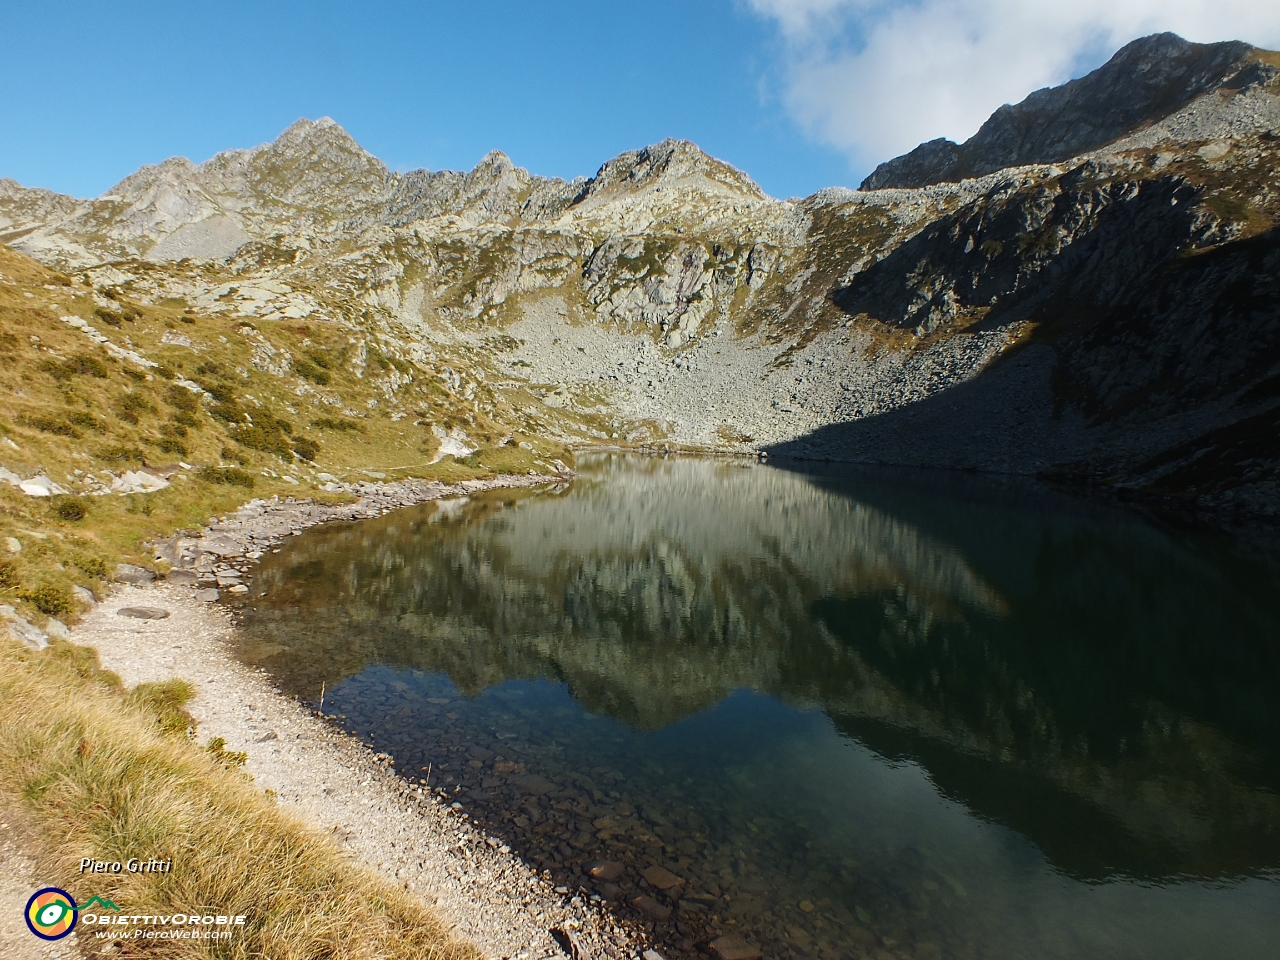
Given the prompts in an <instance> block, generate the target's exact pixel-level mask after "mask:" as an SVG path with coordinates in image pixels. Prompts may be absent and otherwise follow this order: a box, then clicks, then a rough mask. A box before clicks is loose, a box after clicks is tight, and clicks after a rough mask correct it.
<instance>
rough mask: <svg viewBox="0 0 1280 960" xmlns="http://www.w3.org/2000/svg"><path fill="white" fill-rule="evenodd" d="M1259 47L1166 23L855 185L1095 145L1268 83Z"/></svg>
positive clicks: (965, 170)
mask: <svg viewBox="0 0 1280 960" xmlns="http://www.w3.org/2000/svg"><path fill="white" fill-rule="evenodd" d="M1255 53H1256V51H1255V48H1253V47H1251V46H1249V45H1248V44H1245V43H1241V42H1240V41H1226V42H1222V43H1212V44H1199V43H1190V42H1188V41H1186V40H1183V39H1182V38H1181V37H1179V36H1177V35H1176V34H1172V33H1160V34H1154V35H1152V36H1148V37H1142V38H1140V39H1138V40H1134V41H1132V42H1131V43H1129V44H1127V45H1125V46H1124V47H1122V48H1121V49H1120V50H1119V51H1117V52H1116V54H1115V55H1114V56H1113V57H1112V58H1111V59H1110V60H1108V61H1107V62H1106V63H1105V64H1104V65H1103V66H1101V67H1099V68H1098V69H1096V70H1094V71H1092V72H1091V73H1089V74H1087V75H1085V76H1083V77H1080V78H1078V79H1076V80H1071V81H1069V82H1067V83H1065V84H1062V85H1061V86H1058V87H1047V88H1045V89H1042V90H1037V91H1035V92H1034V93H1032V94H1030V95H1029V96H1028V97H1026V99H1024V100H1022V101H1021V102H1020V103H1017V104H1012V105H1010V104H1006V105H1004V106H1002V107H1000V108H999V109H998V110H996V111H995V113H993V114H992V115H991V116H990V117H989V118H988V119H987V121H986V122H985V123H983V125H982V126H981V128H979V130H978V132H977V133H975V134H974V135H973V136H972V137H970V138H969V139H968V140H966V141H965V142H964V143H963V144H956V143H954V142H952V141H950V140H946V139H943V138H939V139H937V140H930V141H929V142H927V143H922V144H921V145H920V146H918V147H916V148H915V149H914V150H912V151H911V152H909V153H907V154H904V155H903V156H900V157H896V158H894V159H892V160H888V161H886V162H885V163H882V164H880V165H879V166H878V167H876V169H875V170H874V171H873V172H872V173H871V175H870V176H868V177H867V178H866V179H865V180H863V182H862V186H861V189H863V190H877V189H882V188H884V187H920V186H924V185H926V184H929V183H936V182H939V181H948V180H950V181H954V180H960V179H963V178H965V177H973V176H981V175H983V174H986V173H991V172H993V171H995V170H998V169H1001V168H1004V167H1015V166H1022V165H1025V164H1030V163H1053V162H1055V161H1060V160H1066V159H1068V158H1070V157H1074V156H1078V155H1080V154H1083V153H1087V152H1089V151H1091V150H1096V149H1098V148H1099V147H1102V146H1104V145H1106V144H1108V143H1111V142H1112V141H1114V140H1117V139H1119V138H1120V137H1123V136H1125V135H1127V134H1131V133H1134V132H1136V131H1137V130H1139V129H1141V128H1142V127H1144V126H1146V125H1148V124H1151V123H1153V122H1155V121H1158V120H1160V119H1162V118H1164V117H1167V116H1169V115H1170V114H1172V113H1174V112H1176V111H1177V110H1179V109H1180V108H1182V107H1184V106H1186V105H1187V104H1188V103H1189V102H1191V101H1192V100H1194V99H1195V98H1197V97H1199V96H1201V95H1202V94H1205V93H1208V92H1210V91H1213V90H1218V89H1223V88H1228V89H1231V90H1241V89H1244V88H1246V87H1249V86H1256V85H1265V84H1266V83H1268V82H1270V81H1271V80H1272V79H1274V78H1275V77H1276V76H1277V75H1280V68H1277V67H1275V66H1273V65H1271V64H1269V63H1265V62H1263V61H1261V60H1258V59H1256V57H1255Z"/></svg>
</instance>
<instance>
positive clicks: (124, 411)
mask: <svg viewBox="0 0 1280 960" xmlns="http://www.w3.org/2000/svg"><path fill="white" fill-rule="evenodd" d="M116 409H117V411H118V413H119V414H120V419H121V420H124V421H126V422H128V423H137V422H138V421H139V420H140V419H141V418H142V415H143V414H144V413H154V412H155V409H156V408H155V407H153V406H152V405H151V404H149V403H148V402H147V401H146V399H145V398H144V397H142V396H140V395H139V394H136V393H126V394H125V395H124V396H123V397H121V398H120V402H119V404H117V407H116Z"/></svg>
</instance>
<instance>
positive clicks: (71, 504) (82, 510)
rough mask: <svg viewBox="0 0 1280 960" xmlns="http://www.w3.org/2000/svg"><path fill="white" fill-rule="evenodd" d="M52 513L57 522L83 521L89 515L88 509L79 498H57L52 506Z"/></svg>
mask: <svg viewBox="0 0 1280 960" xmlns="http://www.w3.org/2000/svg"><path fill="white" fill-rule="evenodd" d="M53 512H54V513H55V514H57V515H58V519H59V520H68V521H76V520H83V519H84V518H85V517H86V516H88V515H89V508H88V507H87V506H85V503H84V501H83V500H81V499H80V498H79V497H59V498H58V499H57V502H55V503H54V505H53Z"/></svg>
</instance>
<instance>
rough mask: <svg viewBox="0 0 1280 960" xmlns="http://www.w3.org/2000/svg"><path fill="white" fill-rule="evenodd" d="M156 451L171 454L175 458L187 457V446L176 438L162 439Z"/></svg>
mask: <svg viewBox="0 0 1280 960" xmlns="http://www.w3.org/2000/svg"><path fill="white" fill-rule="evenodd" d="M156 449H158V450H159V451H160V452H161V453H171V454H173V455H174V456H175V457H185V456H186V455H187V445H186V444H185V443H183V442H182V441H181V440H179V439H177V438H176V437H161V438H160V441H159V442H158V443H157V444H156Z"/></svg>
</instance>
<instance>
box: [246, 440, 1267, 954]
mask: <svg viewBox="0 0 1280 960" xmlns="http://www.w3.org/2000/svg"><path fill="white" fill-rule="evenodd" d="M580 466H581V473H580V476H579V478H578V479H577V480H576V481H575V482H574V483H573V484H572V485H570V486H567V487H561V488H557V489H554V490H546V491H540V492H514V491H495V492H492V493H490V494H486V495H484V496H481V497H476V498H474V499H472V500H469V501H452V502H448V503H444V504H430V505H425V506H423V507H421V508H414V509H409V510H404V511H400V512H398V513H396V514H392V515H389V516H387V517H384V518H381V519H379V520H374V521H367V522H364V523H361V524H355V525H348V526H343V527H331V528H320V529H317V530H314V531H311V532H309V533H307V534H304V535H302V536H299V537H296V538H294V539H293V540H292V541H291V542H290V543H289V544H288V545H287V547H286V548H285V549H284V550H283V551H282V552H281V553H280V554H278V555H274V556H271V557H269V558H268V559H267V560H266V561H265V562H264V563H263V565H262V566H261V567H260V568H259V570H258V571H257V574H256V576H255V579H254V588H253V593H254V596H255V599H254V600H253V601H252V602H251V604H250V605H248V606H247V607H246V608H245V610H244V616H243V624H244V630H243V631H242V632H241V643H242V649H241V651H240V653H241V656H242V657H243V658H244V659H245V660H246V661H247V662H250V663H254V664H258V665H261V666H264V667H265V668H267V669H268V670H269V671H270V672H271V673H272V674H273V675H274V676H275V678H276V679H277V681H278V682H279V683H280V684H281V685H282V687H284V688H285V689H286V690H288V691H289V692H292V693H294V694H296V695H297V696H299V697H301V698H303V699H305V700H308V701H313V702H314V701H317V700H318V698H319V693H320V689H321V685H322V684H324V687H325V690H326V695H325V703H324V709H325V711H326V712H327V713H330V714H333V715H335V716H339V717H340V718H341V719H342V722H343V723H345V724H346V725H347V726H348V727H349V728H350V729H351V730H352V731H353V732H355V733H357V734H358V735H360V736H363V737H365V738H366V739H367V740H368V741H369V742H371V743H372V744H373V745H374V746H375V747H376V748H377V749H382V750H386V751H387V752H388V753H390V754H391V755H392V756H394V757H395V758H396V762H397V767H398V769H399V770H400V771H401V772H402V773H405V774H406V775H409V776H414V777H425V776H426V775H427V772H428V770H430V774H431V782H432V784H433V785H443V786H447V787H448V789H449V790H450V792H451V794H452V795H453V796H455V797H456V799H457V801H458V802H459V803H461V804H462V805H463V806H464V807H465V808H466V809H467V810H468V812H470V813H472V814H473V815H474V816H476V817H477V818H478V819H480V820H482V821H483V822H485V823H486V825H487V827H488V828H489V829H490V830H491V831H492V832H494V833H496V834H497V835H500V836H502V837H503V838H504V839H505V840H506V841H507V842H508V843H510V844H511V846H512V847H513V848H514V849H516V850H517V851H518V852H520V853H521V854H522V855H524V856H526V857H527V858H529V859H530V860H531V861H533V862H535V863H537V864H539V865H540V866H542V867H544V868H545V869H547V870H549V871H551V873H552V875H553V876H554V877H555V878H556V879H557V880H558V881H559V882H561V883H564V884H565V885H567V886H571V887H577V886H582V887H585V888H587V889H589V890H591V891H593V892H595V893H597V894H599V895H601V896H603V897H605V898H607V899H609V900H611V901H613V902H615V903H616V904H618V907H619V909H620V910H622V911H624V912H628V913H630V914H631V915H632V916H634V917H636V918H637V919H639V920H640V921H642V922H645V923H649V924H652V925H653V928H654V932H655V936H656V937H657V938H658V939H659V941H660V942H662V943H663V944H664V945H666V947H667V950H668V951H669V952H670V953H671V954H673V955H681V954H688V955H693V954H694V953H696V952H697V950H698V948H699V945H702V944H705V943H706V942H707V941H708V940H710V939H712V938H714V937H717V936H720V935H722V934H726V933H734V934H738V935H739V936H741V937H742V938H743V939H744V940H746V941H747V942H748V943H750V944H753V945H755V946H758V947H759V948H760V949H761V950H762V951H763V953H764V955H765V956H767V957H786V956H797V957H858V956H868V957H876V958H878V960H879V958H881V957H883V956H886V955H887V956H890V957H908V958H928V957H964V958H969V957H972V958H987V957H990V958H1014V957H1027V958H1032V957H1064V958H1065V957H1091V958H1092V957H1116V958H1120V957H1126V958H1127V957H1153V958H1156V957H1159V958H1177V957H1185V958H1199V957H1204V958H1209V957H1220V956H1223V955H1230V956H1233V957H1264V956H1270V955H1271V951H1272V949H1273V946H1274V944H1273V934H1274V930H1275V921H1274V918H1275V917H1276V916H1280V876H1278V875H1277V868H1278V867H1280V798H1278V796H1277V790H1276V788H1277V784H1278V783H1280V763H1278V762H1277V758H1278V757H1280V753H1278V751H1277V746H1278V745H1280V708H1278V706H1277V693H1280V649H1278V646H1280V642H1278V641H1277V637H1280V600H1277V597H1276V595H1277V593H1278V592H1280V591H1277V589H1276V587H1277V584H1278V583H1280V579H1278V577H1277V565H1276V563H1275V558H1274V557H1273V556H1271V555H1269V554H1267V553H1266V552H1265V551H1262V552H1260V551H1259V550H1258V549H1256V548H1253V549H1248V550H1246V549H1245V548H1242V547H1240V546H1238V545H1235V544H1232V543H1229V542H1226V541H1223V540H1220V539H1217V538H1214V537H1210V536H1207V535H1203V534H1190V533H1179V532H1175V531H1169V530H1166V529H1162V528H1160V527H1157V526H1155V525H1152V524H1150V523H1147V522H1145V521H1143V520H1140V519H1137V518H1135V517H1132V516H1128V515H1123V514H1116V513H1112V512H1109V511H1099V510H1096V509H1092V508H1086V507H1082V506H1080V505H1078V504H1074V503H1071V502H1069V501H1065V500H1060V499H1058V498H1054V497H1050V496H1047V495H1045V494H1043V493H1042V492H1027V491H1020V490H1017V489H992V488H989V487H983V486H979V485H972V484H968V485H961V484H960V482H959V481H956V480H954V479H951V478H920V477H911V476H904V475H885V474H861V475H847V476H821V475H806V474H799V473H792V472H787V471H784V470H779V469H776V468H770V467H761V466H756V465H743V464H726V463H716V462H705V461H694V460H637V459H629V458H623V457H598V458H593V459H584V461H583V463H582V464H581V465H580ZM263 594H264V595H263ZM602 864H603V866H602ZM593 867H594V868H596V869H595V874H596V875H595V876H593V875H592V868H593Z"/></svg>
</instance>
